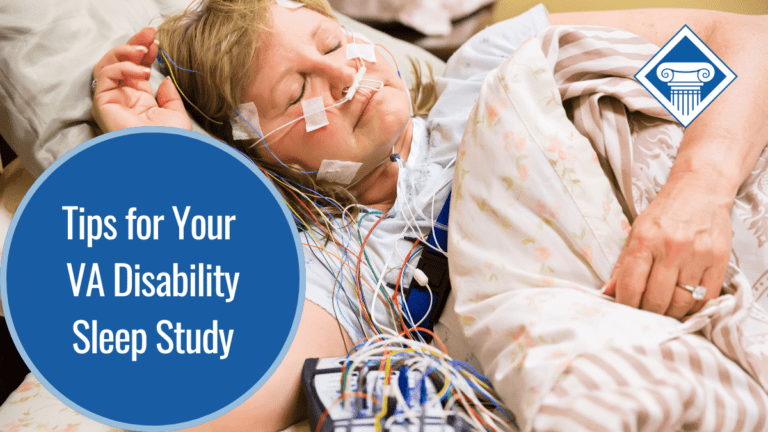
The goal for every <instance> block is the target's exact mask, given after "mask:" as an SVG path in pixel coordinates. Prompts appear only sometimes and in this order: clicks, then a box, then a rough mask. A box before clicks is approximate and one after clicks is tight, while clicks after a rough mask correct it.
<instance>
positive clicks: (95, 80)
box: [91, 78, 99, 97]
mask: <svg viewBox="0 0 768 432" xmlns="http://www.w3.org/2000/svg"><path fill="white" fill-rule="evenodd" d="M97 81H99V79H98V78H94V79H93V81H91V97H93V96H94V95H95V94H96V82H97Z"/></svg>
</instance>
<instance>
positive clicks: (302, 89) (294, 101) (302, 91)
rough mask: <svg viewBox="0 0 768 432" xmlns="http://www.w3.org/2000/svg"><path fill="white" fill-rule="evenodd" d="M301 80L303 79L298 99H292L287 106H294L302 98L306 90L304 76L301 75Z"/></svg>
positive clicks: (305, 78)
mask: <svg viewBox="0 0 768 432" xmlns="http://www.w3.org/2000/svg"><path fill="white" fill-rule="evenodd" d="M302 78H303V80H302V82H301V92H300V93H299V97H297V98H296V99H294V100H293V101H292V102H291V103H290V104H288V106H294V105H296V104H297V103H299V101H301V98H303V97H304V90H305V89H306V88H307V77H306V75H303V74H302Z"/></svg>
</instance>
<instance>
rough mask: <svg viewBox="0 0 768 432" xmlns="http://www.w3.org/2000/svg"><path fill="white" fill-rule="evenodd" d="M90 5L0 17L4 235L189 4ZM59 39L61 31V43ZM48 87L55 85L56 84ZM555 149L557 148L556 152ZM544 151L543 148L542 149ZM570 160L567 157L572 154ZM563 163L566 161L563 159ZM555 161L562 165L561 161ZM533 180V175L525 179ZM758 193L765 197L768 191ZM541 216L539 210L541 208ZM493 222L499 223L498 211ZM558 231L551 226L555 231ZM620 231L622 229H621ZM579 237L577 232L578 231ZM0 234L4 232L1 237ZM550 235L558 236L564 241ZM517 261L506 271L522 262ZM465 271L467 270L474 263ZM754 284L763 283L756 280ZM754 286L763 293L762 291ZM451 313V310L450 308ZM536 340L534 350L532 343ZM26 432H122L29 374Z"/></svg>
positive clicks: (401, 51) (403, 48) (15, 422)
mask: <svg viewBox="0 0 768 432" xmlns="http://www.w3.org/2000/svg"><path fill="white" fill-rule="evenodd" d="M87 1H88V0H66V1H61V2H58V3H56V4H52V5H50V8H49V9H48V10H45V11H43V12H40V11H38V10H36V9H35V8H34V7H33V6H27V5H24V4H18V5H12V6H9V8H8V9H7V12H5V13H7V16H2V17H0V18H2V19H0V34H3V35H4V36H7V37H6V38H4V39H0V52H3V57H2V58H0V62H2V63H0V72H2V73H3V76H2V78H3V79H2V80H0V102H2V103H3V107H2V111H0V116H2V117H0V134H1V135H2V136H4V137H5V138H6V139H8V141H9V142H10V143H11V144H12V145H14V147H15V150H16V152H17V153H18V154H19V156H20V160H18V161H17V162H15V164H12V165H10V166H9V167H7V168H6V172H4V173H3V175H2V176H0V186H2V196H1V197H0V198H1V199H2V205H0V223H5V226H7V224H8V223H9V222H10V218H11V216H12V214H13V212H14V211H15V208H16V206H18V202H19V201H20V200H21V197H22V196H23V193H24V191H26V190H27V189H28V188H29V186H30V185H31V182H32V181H33V178H34V177H35V176H38V175H39V174H40V173H41V172H42V171H43V170H44V169H45V168H46V167H47V166H48V165H50V164H51V163H52V162H53V161H54V160H56V159H57V158H58V157H60V156H61V155H62V154H64V153H65V152H66V151H68V150H69V149H71V148H73V147H74V146H76V145H78V144H80V143H82V142H84V141H86V140H88V139H90V138H92V137H93V136H95V133H96V129H95V124H94V123H93V121H92V120H91V118H90V107H91V104H90V95H89V84H90V69H91V67H92V66H93V64H94V63H95V62H96V61H97V60H98V58H99V57H100V56H101V55H102V54H103V53H104V52H106V51H107V50H108V49H109V48H111V47H112V46H115V45H117V44H119V43H122V42H124V41H125V40H126V39H127V38H128V36H130V35H131V34H133V33H134V32H135V31H136V30H138V29H139V28H141V27H143V26H145V25H147V24H148V23H150V20H151V19H152V18H154V17H157V16H159V14H160V13H162V12H168V11H172V10H177V9H179V8H183V7H185V6H186V0H141V1H136V2H133V3H131V4H130V7H129V6H128V5H125V4H122V3H119V2H116V1H115V2H114V4H112V3H113V1H109V2H99V3H98V4H96V2H95V1H94V2H93V4H90V10H91V14H90V15H88V16H85V17H84V16H83V15H82V14H81V13H79V12H78V11H81V10H83V9H85V3H86V2H87ZM182 3H183V4H182ZM38 13H39V14H42V15H44V16H43V17H39V16H36V17H34V18H35V19H33V14H38ZM115 17H119V18H115ZM41 18H42V20H41ZM341 20H342V21H343V22H344V23H345V25H348V26H351V27H353V29H355V30H357V31H360V32H363V33H365V34H366V35H368V36H369V37H371V38H372V39H375V42H378V43H382V44H384V45H386V46H387V47H389V48H390V50H392V49H394V51H395V53H396V54H395V55H396V56H397V57H398V63H399V64H401V65H403V64H407V60H406V59H405V55H408V54H410V55H412V56H415V57H416V58H419V59H421V60H427V61H429V62H430V63H431V64H432V66H433V68H434V69H435V73H436V74H437V75H440V74H441V73H442V70H443V67H444V65H443V63H442V62H440V61H439V60H438V59H436V58H434V57H433V56H430V55H429V54H427V53H425V52H424V51H421V50H419V49H417V48H415V47H413V46H409V45H407V44H403V43H402V42H399V41H396V40H394V39H392V38H389V37H388V36H386V35H384V34H381V33H378V32H375V31H373V30H371V29H367V28H365V29H364V28H362V27H356V26H360V24H359V23H355V22H354V21H351V20H348V19H345V18H343V17H342V18H341ZM40 21H42V22H43V23H45V24H42V25H41V24H35V25H34V26H33V25H32V24H31V23H32V22H40ZM59 32H64V35H62V34H60V33H59ZM51 68H55V69H56V71H57V74H56V76H51V74H50V73H44V72H47V71H49V70H50V69H51ZM58 72H60V73H58ZM161 79H162V76H161V74H160V73H159V72H158V71H154V72H153V75H152V82H153V86H154V87H155V88H156V86H157V85H158V84H159V81H160V80H161ZM49 80H52V81H50V82H49ZM494 103H495V100H492V101H490V102H489V106H488V107H489V108H493V111H494V116H496V115H497V113H498V111H497V110H496V107H495V105H494ZM197 130H199V128H197ZM479 130H482V128H479ZM510 137H513V138H514V137H516V135H515V134H513V135H510ZM507 138H508V137H507V135H505V136H504V137H503V139H504V140H506V139H507ZM531 140H533V138H531ZM521 143H522V144H521ZM524 143H525V140H521V139H519V138H518V139H516V140H515V141H514V142H512V143H511V144H510V146H509V147H511V148H516V147H518V144H520V147H521V148H524V147H525V144H524ZM550 147H553V148H554V147H557V146H555V145H554V144H553V145H552V146H550ZM547 149H548V148H546V147H545V150H547ZM504 150H505V151H507V150H508V149H507V148H505V149H504ZM582 154H583V153H582ZM563 155H565V156H567V154H565V153H563ZM556 156H557V157H561V156H562V155H560V154H556ZM565 159H568V158H565ZM568 160H570V159H568ZM544 162H545V163H544V166H547V164H548V163H549V162H547V161H546V160H544ZM551 162H555V163H557V161H556V160H554V159H553V160H552V161H551ZM22 164H23V166H22ZM482 164H483V163H482V162H479V166H478V170H477V171H481V170H480V169H479V168H480V166H482ZM527 176H528V174H527V171H526V175H525V177H527ZM766 178H768V177H766ZM523 180H524V179H523ZM760 185H762V182H760ZM760 191H761V192H762V193H765V191H763V190H762V189H761V190H760ZM600 208H602V207H600ZM534 210H535V211H539V209H538V208H537V209H534ZM544 210H547V209H544ZM615 210H616V211H614V212H613V213H615V216H616V217H617V218H621V216H622V215H621V210H620V209H615ZM488 214H490V215H491V216H494V215H495V214H494V213H493V212H490V213H488ZM542 220H543V219H542ZM548 220H549V219H548ZM555 222H557V221H555ZM502 225H503V224H502ZM554 225H555V224H554V223H553V224H552V226H554ZM489 226H490V225H489ZM617 226H621V227H622V229H623V225H621V224H619V225H617ZM627 227H628V225H627ZM521 232H523V231H521ZM575 232H576V233H577V234H578V233H579V231H578V230H577V231H575ZM1 233H3V231H2V229H1V228H0V234H1ZM553 235H555V236H557V233H555V234H553ZM581 236H582V237H583V236H584V234H583V233H582V234H581ZM745 238H750V237H749V236H746V237H745ZM527 240H528V239H522V242H520V243H522V244H523V245H526V244H529V243H531V242H528V241H527ZM594 250H597V249H594ZM544 251H546V253H544ZM592 251H593V249H592V248H582V249H579V250H577V252H578V254H580V256H581V257H582V258H583V259H580V262H581V263H588V264H590V265H593V263H592V261H593V258H594V254H593V252H592ZM549 257H550V255H549V250H548V249H545V248H543V247H540V248H539V251H538V254H537V255H532V257H529V258H531V259H533V260H535V261H537V262H539V263H541V262H544V261H547V260H548V259H549ZM520 259H522V258H520V257H516V258H515V260H520ZM515 260H510V261H509V262H515ZM467 262H470V261H469V260H467ZM564 265H565V266H570V263H564ZM483 266H485V263H477V267H483ZM766 277H768V276H766ZM752 279H753V280H757V278H752ZM489 280H490V279H489ZM760 280H761V281H762V280H763V279H760ZM536 283H539V284H550V285H551V284H554V283H555V282H554V278H550V277H547V278H540V280H539V279H537V282H536ZM535 286H538V285H535ZM756 286H758V288H759V287H760V285H759V284H757V285H756ZM755 295H756V297H758V298H757V300H758V301H762V302H763V303H765V302H766V299H767V298H768V290H766V289H765V287H764V286H763V288H762V290H761V291H757V290H756V291H755ZM760 297H762V300H761V299H760ZM543 303H545V302H542V304H543ZM590 307H591V306H590ZM447 308H448V309H449V310H450V309H452V308H451V306H450V305H448V306H447ZM584 310H586V311H587V312H589V313H592V311H593V309H591V308H585V309H584ZM761 323H762V322H761ZM444 324H445V325H444V326H445V327H446V328H447V329H455V330H459V329H460V328H461V326H460V325H459V324H458V323H455V322H453V323H444ZM459 331H460V330H459ZM524 336H525V335H524ZM529 339H531V341H532V342H534V343H535V340H533V339H532V338H529ZM521 340H523V342H525V343H527V342H528V340H527V339H526V338H525V337H521ZM516 342H517V341H516ZM454 357H456V356H454ZM25 430H30V431H31V430H56V431H62V430H63V431H67V432H74V431H79V432H82V431H110V430H115V429H113V428H109V427H107V426H103V425H100V424H98V423H96V422H93V421H91V420H89V419H87V418H85V417H83V416H81V415H79V414H77V413H75V412H74V411H72V410H71V409H69V408H68V407H66V406H65V405H63V404H62V403H61V402H59V401H57V400H55V398H53V396H51V395H50V393H48V392H47V391H46V390H45V389H44V388H43V387H42V386H41V385H40V384H39V382H38V381H37V380H36V379H35V377H34V376H32V375H29V376H27V378H26V380H25V381H24V382H23V383H22V384H21V386H20V387H19V388H18V389H17V390H16V392H14V393H13V394H12V395H11V396H10V397H9V399H8V400H7V401H6V402H5V403H4V404H3V405H2V406H0V432H5V431H13V432H19V431H25ZM307 430H308V427H307V426H306V424H299V425H296V426H293V427H291V428H289V429H288V431H291V432H305V431H307Z"/></svg>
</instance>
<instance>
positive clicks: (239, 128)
mask: <svg viewBox="0 0 768 432" xmlns="http://www.w3.org/2000/svg"><path fill="white" fill-rule="evenodd" d="M238 112H239V113H240V114H238ZM230 123H231V124H232V139H234V140H248V139H258V138H259V134H260V133H262V132H261V125H260V124H259V113H258V111H256V105H254V104H253V102H246V103H243V104H240V105H238V106H237V111H236V112H235V114H234V115H233V116H232V119H231V120H230ZM249 123H250V124H249ZM254 129H256V130H254ZM257 131H258V133H257Z"/></svg>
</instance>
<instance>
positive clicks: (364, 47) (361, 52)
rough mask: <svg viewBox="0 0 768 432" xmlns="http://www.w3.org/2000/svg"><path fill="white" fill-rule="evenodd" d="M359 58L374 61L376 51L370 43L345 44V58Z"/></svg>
mask: <svg viewBox="0 0 768 432" xmlns="http://www.w3.org/2000/svg"><path fill="white" fill-rule="evenodd" d="M353 58H361V59H363V60H365V61H369V62H371V63H376V52H375V50H374V46H373V45H371V44H357V43H349V44H347V60H351V59H353Z"/></svg>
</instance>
